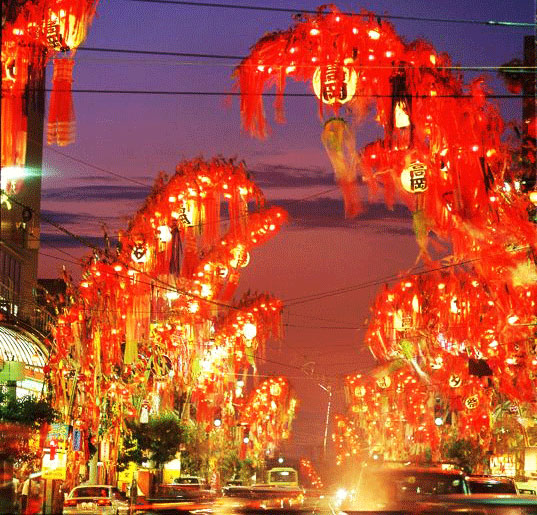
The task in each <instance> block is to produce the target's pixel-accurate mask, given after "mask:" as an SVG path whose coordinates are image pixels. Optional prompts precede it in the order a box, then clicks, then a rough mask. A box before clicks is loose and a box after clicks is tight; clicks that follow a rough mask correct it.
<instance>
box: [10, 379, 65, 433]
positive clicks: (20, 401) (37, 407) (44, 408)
mask: <svg viewBox="0 0 537 515" xmlns="http://www.w3.org/2000/svg"><path fill="white" fill-rule="evenodd" d="M58 417H59V413H58V412H57V411H56V410H55V409H54V408H53V407H52V406H51V404H50V403H49V402H48V401H47V400H45V399H39V400H38V399H36V398H35V397H32V396H30V395H27V396H25V397H21V398H15V397H12V396H10V395H9V394H8V393H7V392H6V391H5V390H2V389H0V422H12V423H17V424H22V425H23V426H26V427H29V428H32V429H37V428H39V426H40V425H41V424H44V423H48V424H50V423H52V422H54V421H55V420H56V419H57V418H58Z"/></svg>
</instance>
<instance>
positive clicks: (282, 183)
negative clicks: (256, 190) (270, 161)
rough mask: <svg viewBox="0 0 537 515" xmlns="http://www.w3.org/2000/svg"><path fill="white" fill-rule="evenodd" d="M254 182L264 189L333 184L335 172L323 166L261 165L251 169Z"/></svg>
mask: <svg viewBox="0 0 537 515" xmlns="http://www.w3.org/2000/svg"><path fill="white" fill-rule="evenodd" d="M250 172H251V174H252V178H253V180H254V182H255V183H256V184H257V186H259V187H260V188H261V189H262V190H265V189H271V188H297V187H304V186H333V185H334V184H335V181H334V178H333V174H332V173H327V172H326V171H325V170H324V169H323V168H321V167H319V168H296V167H291V166H286V165H266V164H265V165H260V166H258V167H256V169H255V170H250Z"/></svg>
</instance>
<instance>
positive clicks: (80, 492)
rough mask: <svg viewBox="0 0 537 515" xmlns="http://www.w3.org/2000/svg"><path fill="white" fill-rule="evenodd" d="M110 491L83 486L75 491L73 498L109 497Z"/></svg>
mask: <svg viewBox="0 0 537 515" xmlns="http://www.w3.org/2000/svg"><path fill="white" fill-rule="evenodd" d="M109 492H110V489H109V488H105V487H102V486H83V487H80V488H77V489H75V490H73V493H72V495H71V497H109V496H110V493H109Z"/></svg>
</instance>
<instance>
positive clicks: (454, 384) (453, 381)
mask: <svg viewBox="0 0 537 515" xmlns="http://www.w3.org/2000/svg"><path fill="white" fill-rule="evenodd" d="M461 385H462V378H461V376H459V375H457V374H451V375H450V376H449V386H451V388H459V386H461Z"/></svg>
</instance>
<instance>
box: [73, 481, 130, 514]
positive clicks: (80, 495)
mask: <svg viewBox="0 0 537 515" xmlns="http://www.w3.org/2000/svg"><path fill="white" fill-rule="evenodd" d="M128 512H129V503H128V500H127V496H126V495H125V494H124V493H122V492H120V491H119V490H118V489H117V488H116V487H115V486H111V485H81V486H76V487H75V488H73V489H72V490H71V492H70V494H69V495H68V496H67V498H66V499H65V501H64V502H63V515H126V514H128Z"/></svg>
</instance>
